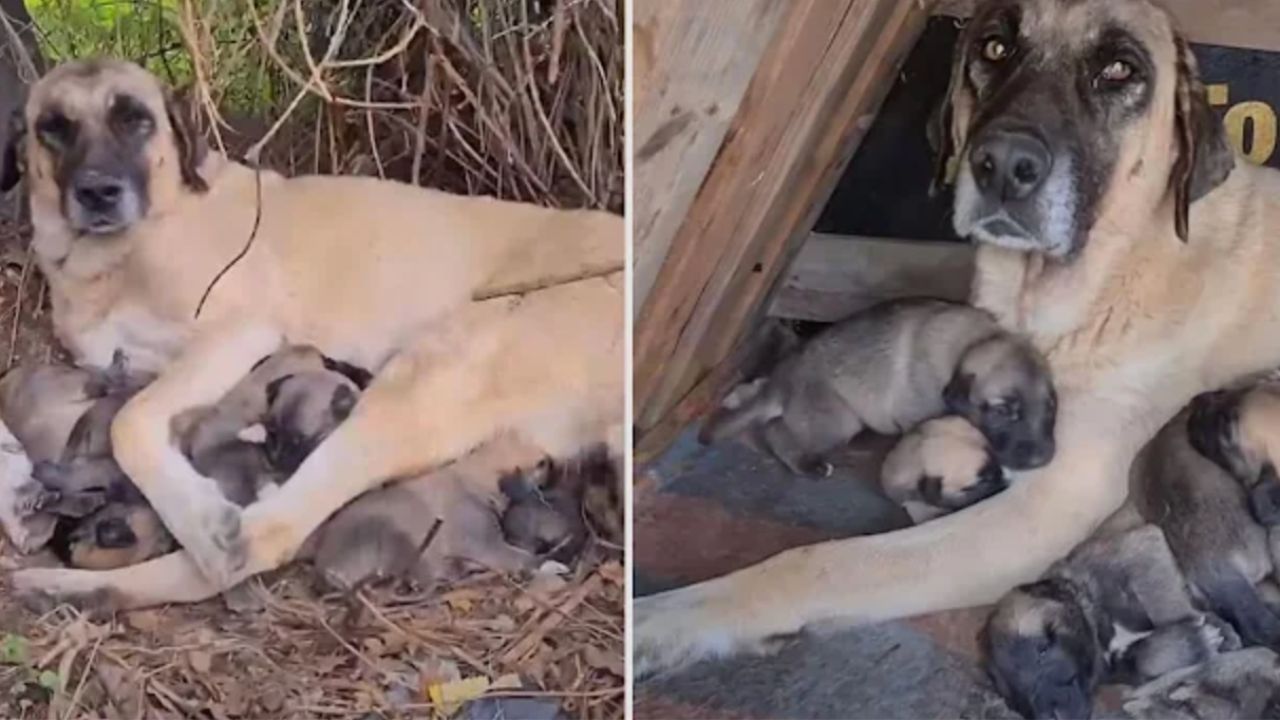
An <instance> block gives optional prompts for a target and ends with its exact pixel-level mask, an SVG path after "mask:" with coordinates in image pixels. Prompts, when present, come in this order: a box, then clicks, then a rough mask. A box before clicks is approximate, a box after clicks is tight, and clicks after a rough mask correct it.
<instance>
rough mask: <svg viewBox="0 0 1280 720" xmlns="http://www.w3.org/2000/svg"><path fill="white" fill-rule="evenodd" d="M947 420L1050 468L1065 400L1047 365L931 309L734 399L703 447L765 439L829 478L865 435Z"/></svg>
mask: <svg viewBox="0 0 1280 720" xmlns="http://www.w3.org/2000/svg"><path fill="white" fill-rule="evenodd" d="M946 411H950V412H952V413H954V414H957V415H960V416H962V417H964V418H966V419H967V420H969V422H971V423H972V424H973V425H974V426H976V427H977V428H979V429H980V430H981V431H982V433H983V435H985V436H986V437H987V439H988V442H989V443H990V446H991V448H992V451H993V452H994V454H995V456H996V458H997V459H998V461H999V462H1000V464H1001V465H1003V466H1005V467H1008V468H1014V469H1029V468H1035V467H1040V466H1042V465H1044V464H1045V463H1047V462H1049V460H1050V459H1051V458H1052V457H1053V453H1054V433H1053V430H1054V421H1055V417H1056V413H1057V399H1056V396H1055V393H1054V389H1053V383H1052V381H1051V379H1050V376H1049V370H1048V368H1047V366H1046V365H1045V364H1044V361H1043V359H1042V358H1041V357H1040V355H1039V354H1038V353H1037V352H1036V351H1035V350H1034V349H1032V348H1031V346H1030V345H1028V344H1027V343H1025V342H1023V341H1021V340H1019V339H1017V338H1016V337H1015V336H1013V335H1011V334H1008V333H1005V332H1003V331H1001V330H1000V329H999V328H998V327H997V326H996V323H995V320H994V319H993V318H992V317H991V316H990V315H989V314H987V313H985V312H983V311H981V310H976V309H974V308H972V307H969V306H966V305H959V304H955V303H948V302H943V301H940V300H926V299H911V300H895V301H891V302H887V303H882V304H880V305H876V306H874V307H872V308H870V309H868V310H865V311H863V312H860V313H858V314H856V315H854V316H853V317H851V318H849V319H848V320H845V321H843V322H840V323H837V324H836V325H834V326H832V327H830V328H828V329H827V330H825V331H823V332H822V333H820V334H819V335H817V336H816V337H814V338H813V339H812V340H810V341H809V342H808V343H806V344H805V345H804V346H803V347H802V348H801V349H800V350H799V351H798V352H796V353H794V354H793V355H791V356H790V357H787V358H785V359H784V360H782V362H781V363H779V365H778V366H777V367H776V368H775V369H774V370H773V371H772V372H771V373H770V374H769V376H768V377H767V379H765V380H756V381H753V382H752V383H749V384H747V385H746V386H742V387H740V388H739V390H738V391H737V392H735V393H734V394H732V395H731V406H730V407H724V408H722V409H721V410H720V411H718V412H716V413H715V414H714V415H713V416H712V417H711V418H710V419H709V420H708V421H707V424H706V425H705V426H704V428H703V431H702V439H703V440H704V441H718V440H721V439H724V438H727V437H731V436H735V435H740V434H743V433H746V432H758V433H759V438H760V440H761V441H762V442H763V443H764V444H765V445H766V446H767V447H768V448H769V449H770V450H771V451H772V452H773V454H774V455H776V456H777V458H778V459H779V460H780V461H782V462H783V463H784V464H785V465H786V466H787V467H788V468H790V469H791V470H792V471H793V472H795V473H797V474H804V475H827V474H829V473H830V472H831V466H830V465H829V464H828V463H827V462H826V461H825V459H824V456H825V455H826V454H828V453H830V452H831V451H832V450H835V449H836V448H838V447H840V446H841V445H843V444H845V443H847V442H848V441H849V440H850V439H852V438H853V437H854V436H856V435H858V434H859V433H860V432H862V431H863V430H866V429H870V430H873V431H875V432H878V433H882V434H896V433H899V432H902V430H903V429H905V428H909V427H914V426H915V425H917V424H919V423H920V422H922V421H924V420H927V419H929V418H932V417H936V416H938V415H941V414H942V413H943V412H946Z"/></svg>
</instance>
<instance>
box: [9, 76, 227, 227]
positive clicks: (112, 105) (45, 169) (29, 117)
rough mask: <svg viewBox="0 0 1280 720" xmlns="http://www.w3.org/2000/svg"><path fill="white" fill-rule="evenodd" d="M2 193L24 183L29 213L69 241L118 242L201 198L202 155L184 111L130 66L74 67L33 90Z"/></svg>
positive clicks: (154, 82)
mask: <svg viewBox="0 0 1280 720" xmlns="http://www.w3.org/2000/svg"><path fill="white" fill-rule="evenodd" d="M17 129H18V130H19V131H20V132H15V133H14V140H13V142H18V143H22V144H23V145H24V146H25V148H24V149H25V151H24V152H20V151H19V150H18V149H17V148H16V147H15V148H14V149H13V150H12V152H13V156H14V157H23V158H25V162H24V163H15V164H14V165H12V166H9V165H6V173H5V177H4V179H3V183H0V184H2V185H4V186H11V185H12V184H13V183H15V182H16V181H17V175H18V173H19V172H20V171H25V172H26V173H27V174H28V176H29V177H28V182H29V186H30V190H31V202H32V207H33V209H34V210H35V211H37V212H38V213H41V215H40V217H55V216H60V217H61V218H62V220H63V222H65V224H66V226H67V228H68V229H69V231H70V232H71V233H73V234H74V235H75V236H86V237H104V236H113V235H116V234H119V233H121V232H123V231H125V230H128V229H129V228H130V227H132V226H133V225H134V224H136V223H138V222H139V221H141V220H142V219H144V218H146V217H147V216H148V214H150V213H152V212H156V211H160V210H162V209H163V208H164V207H166V206H167V205H168V204H169V203H171V202H173V200H174V199H175V198H176V197H177V196H178V195H180V194H182V193H185V192H204V191H205V190H206V189H207V185H206V184H205V181H204V179H203V178H201V176H200V174H199V167H200V163H201V160H202V158H203V145H202V144H201V141H200V138H199V137H198V135H197V134H196V132H195V130H194V129H193V127H192V126H191V122H190V119H189V118H188V116H187V111H186V110H185V109H184V108H183V107H182V105H181V103H179V102H177V101H175V100H174V98H173V97H172V95H171V94H170V93H169V92H168V91H167V90H166V89H165V88H164V87H163V86H161V84H160V82H159V81H158V80H157V79H156V78H155V77H154V76H153V75H151V74H150V73H148V72H147V71H145V70H143V69H142V68H140V67H138V66H137V65H133V64H131V63H127V62H123V61H119V60H108V59H96V60H77V61H73V62H70V63H66V64H64V65H60V66H58V67H57V68H55V69H54V70H52V71H51V72H49V73H48V74H47V75H46V76H45V77H43V78H42V79H41V80H40V81H39V82H37V83H36V84H35V85H34V86H33V87H32V88H31V93H30V95H29V97H28V100H27V106H26V110H25V112H24V115H23V118H22V120H21V121H20V122H19V123H18V128H17Z"/></svg>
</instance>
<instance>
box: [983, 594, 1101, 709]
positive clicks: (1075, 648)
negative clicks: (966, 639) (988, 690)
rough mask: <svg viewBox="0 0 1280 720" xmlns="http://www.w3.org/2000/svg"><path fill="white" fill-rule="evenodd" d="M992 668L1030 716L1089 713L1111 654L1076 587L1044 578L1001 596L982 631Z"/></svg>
mask: <svg viewBox="0 0 1280 720" xmlns="http://www.w3.org/2000/svg"><path fill="white" fill-rule="evenodd" d="M981 640H982V646H983V651H984V654H985V659H986V664H987V670H988V672H989V673H990V674H991V679H992V680H993V681H994V683H995V685H996V689H997V690H999V691H1000V694H1001V695H1003V696H1004V697H1005V699H1007V700H1008V701H1009V703H1010V704H1011V705H1012V706H1013V708H1014V709H1015V710H1017V711H1018V712H1019V713H1021V714H1022V715H1023V716H1025V717H1028V718H1073V719H1075V718H1088V717H1090V716H1091V715H1092V713H1093V693H1094V691H1095V690H1096V689H1097V686H1098V683H1099V681H1100V679H1101V677H1102V672H1103V670H1104V663H1105V656H1104V655H1103V648H1102V647H1101V646H1100V644H1099V641H1098V638H1097V636H1096V634H1095V633H1094V631H1093V626H1092V624H1091V623H1090V622H1089V620H1088V617H1087V615H1086V613H1085V610H1084V609H1083V608H1082V606H1081V604H1080V603H1079V602H1078V601H1077V599H1076V598H1075V596H1074V593H1073V592H1072V591H1071V588H1070V587H1068V586H1066V585H1065V584H1063V583H1060V582H1059V581H1056V580H1042V581H1040V582H1036V583H1032V584H1030V585H1023V586H1021V587H1018V588H1015V589H1014V590H1013V591H1012V592H1010V593H1009V594H1008V595H1006V596H1005V597H1004V598H1003V599H1001V600H1000V603H999V604H997V605H996V608H995V610H994V611H993V612H992V614H991V618H990V619H989V620H988V621H987V625H986V627H985V628H984V629H983V632H982V638H981Z"/></svg>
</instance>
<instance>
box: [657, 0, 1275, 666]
mask: <svg viewBox="0 0 1280 720" xmlns="http://www.w3.org/2000/svg"><path fill="white" fill-rule="evenodd" d="M979 7H980V11H979V14H978V15H977V16H976V17H975V18H973V19H972V20H971V21H970V22H969V24H968V25H967V27H966V29H965V31H964V32H963V33H962V37H961V39H960V41H959V44H958V46H957V53H956V57H955V64H954V73H953V80H952V84H951V89H950V93H949V97H948V102H947V107H946V112H944V113H942V119H943V120H944V121H945V125H944V127H943V128H942V131H941V132H940V133H938V135H939V136H940V137H941V138H942V139H944V140H945V145H946V147H945V148H944V150H945V152H944V153H943V158H942V163H941V165H942V167H943V168H944V169H946V168H947V165H948V163H947V160H949V159H953V158H954V159H955V160H956V161H957V162H956V163H955V164H954V165H952V166H951V167H952V168H954V169H955V170H956V171H957V174H958V176H957V177H956V185H957V193H956V201H955V224H956V229H957V230H958V231H959V232H960V233H961V234H962V235H967V236H970V237H972V238H973V239H975V240H977V241H978V242H979V249H978V260H977V273H976V278H975V281H974V287H973V296H972V297H973V301H974V303H975V304H976V305H978V306H979V307H982V308H984V309H987V310H989V311H991V312H992V313H994V314H995V315H996V317H997V318H999V320H1000V322H1001V323H1002V324H1003V325H1004V326H1005V327H1007V328H1010V329H1013V330H1017V331H1020V332H1022V333H1025V334H1026V335H1028V336H1029V337H1030V338H1031V339H1032V341H1033V342H1034V343H1035V344H1036V346H1037V347H1038V348H1039V349H1040V350H1041V351H1042V352H1044V353H1045V354H1046V355H1047V357H1048V359H1049V364H1050V367H1051V369H1052V372H1053V377H1054V382H1055V384H1056V387H1057V391H1058V396H1059V401H1060V404H1059V414H1058V423H1057V455H1056V456H1055V458H1054V459H1053V461H1052V462H1051V463H1050V464H1049V465H1048V466H1046V467H1045V468H1042V469H1040V470H1036V471H1033V472H1028V473H1025V474H1022V475H1021V476H1020V477H1019V478H1018V479H1017V480H1016V481H1015V482H1014V483H1013V486H1012V487H1011V488H1010V489H1009V490H1007V491H1005V492H1004V493H1001V494H1000V495H997V496H996V497H994V498H991V499H989V500H986V501H984V502H982V503H979V504H977V505H975V506H973V507H970V508H967V509H965V510H963V511H961V512H959V513H956V514H954V515H951V516H948V517H945V518H942V519H940V520H937V521H934V522H930V523H927V524H925V525H922V526H919V527H914V528H910V529H907V530H903V531H899V532H893V533H888V534H884V535H878V536H872V537H860V538H854V539H849V540H841V541H834V542H827V543H822V544H818V545H814V546H810V547H805V548H799V549H795V550H791V551H787V552H784V553H782V554H779V555H777V556H775V557H773V558H771V559H769V560H766V561H764V562H762V563H760V564H758V565H755V566H752V567H749V568H746V569H744V570H740V571H738V572H735V573H732V574H730V575H727V576H724V577H721V578H716V579H713V580H710V581H707V582H703V583H699V584H697V585H694V586H691V587H686V588H681V589H678V590H674V591H671V592H667V593H663V594H660V595H656V596H653V597H647V598H643V599H641V600H639V601H637V602H636V604H635V613H636V614H635V651H636V654H637V669H638V670H639V671H641V672H644V671H652V670H654V669H657V668H662V667H670V666H673V665H676V664H678V663H681V662H684V661H689V660H693V659H697V658H700V657H705V656H708V655H712V654H717V653H727V652H733V651H734V650H737V649H739V648H742V647H743V646H747V645H751V644H753V643H755V642H757V641H760V640H762V639H764V638H767V637H769V636H772V635H777V634H782V633H790V632H795V631H797V630H800V629H801V628H803V627H805V626H806V625H809V624H811V623H815V622H820V621H830V620H840V621H847V622H855V623H868V622H875V621H879V620H885V619H889V618H895V617H901V616H906V615H913V614H917V613H925V612H932V611H938V610H945V609H949V608H957V607H964V606H970V605H976V604H983V603H989V602H992V601H994V600H995V599H996V598H998V597H999V596H1000V595H1001V594H1002V593H1004V592H1006V591H1007V590H1009V589H1010V588H1011V587H1013V586H1014V585H1017V584H1021V583H1025V582H1030V581H1031V580H1034V579H1035V578H1036V577H1037V576H1038V575H1040V574H1041V573H1042V572H1043V571H1044V570H1045V569H1046V568H1047V567H1048V566H1049V565H1050V564H1051V563H1052V562H1054V561H1055V560H1057V559H1059V558H1061V557H1064V556H1065V555H1066V554H1067V553H1068V552H1069V551H1070V550H1071V549H1072V548H1073V547H1074V546H1076V545H1077V544H1078V543H1080V542H1081V541H1082V540H1084V539H1085V538H1086V537H1088V536H1089V534H1090V533H1091V532H1092V531H1093V530H1094V528H1095V527H1097V526H1098V525H1099V523H1101V522H1102V521H1103V520H1104V519H1106V518H1107V516H1108V515H1109V514H1110V513H1111V512H1113V511H1114V510H1116V509H1117V508H1118V507H1120V505H1121V504H1122V503H1123V502H1124V499H1125V496H1126V490H1127V482H1126V481H1127V475H1128V470H1129V465H1130V462H1131V461H1132V459H1133V457H1134V455H1135V454H1136V452H1137V451H1138V449H1139V448H1140V447H1141V446H1142V445H1143V444H1144V443H1145V442H1147V441H1148V440H1149V439H1150V438H1151V437H1152V436H1153V435H1154V434H1155V432H1156V430H1158V429H1159V428H1160V427H1161V426H1162V425H1163V424H1164V423H1166V422H1167V421H1168V420H1169V419H1170V418H1172V417H1173V416H1174V414H1175V413H1176V412H1177V411H1178V409H1179V408H1181V407H1182V406H1184V405H1186V404H1187V402H1188V401H1190V400H1191V398H1192V397H1193V396H1194V395H1196V394H1197V393H1200V392H1202V391H1205V390H1210V389H1213V388H1217V387H1221V386H1223V385H1225V384H1227V383H1228V382H1229V381H1231V380H1233V379H1235V378H1238V377H1240V376H1242V375H1245V374H1248V373H1252V372H1255V371H1261V370H1263V369H1266V368H1269V367H1272V366H1274V365H1276V364H1277V363H1280V312H1277V307H1280V283H1278V282H1277V281H1276V280H1277V277H1276V276H1277V274H1280V242H1277V241H1276V234H1277V232H1280V174H1278V173H1276V172H1274V171H1272V170H1269V169H1264V168H1258V167H1253V166H1250V165H1247V164H1245V163H1244V162H1242V161H1241V162H1237V161H1236V159H1235V158H1234V157H1233V156H1232V154H1231V152H1230V150H1229V149H1228V147H1227V145H1226V142H1225V138H1224V136H1223V133H1222V130H1221V126H1220V124H1219V123H1218V122H1216V121H1215V119H1214V116H1213V114H1212V112H1211V110H1210V108H1209V106H1208V103H1207V99H1206V95H1205V90H1204V87H1203V86H1202V84H1201V83H1200V81H1199V78H1198V76H1197V69H1196V63H1195V59H1194V57H1193V56H1192V54H1191V52H1190V50H1189V49H1188V47H1187V44H1186V42H1185V41H1184V40H1183V39H1182V38H1181V37H1180V36H1179V35H1178V33H1177V32H1176V30H1175V28H1174V25H1173V22H1172V20H1171V19H1170V17H1169V15H1168V14H1167V13H1166V12H1165V11H1163V10H1162V9H1160V8H1158V7H1157V6H1155V5H1154V4H1152V3H1151V2H1148V0H1019V1H1012V0H992V2H989V3H982V4H980V5H979Z"/></svg>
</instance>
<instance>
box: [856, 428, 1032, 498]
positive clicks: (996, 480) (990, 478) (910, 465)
mask: <svg viewBox="0 0 1280 720" xmlns="http://www.w3.org/2000/svg"><path fill="white" fill-rule="evenodd" d="M1008 486H1009V481H1008V478H1007V477H1006V475H1005V471H1004V469H1003V468H1001V467H1000V464H999V463H998V462H996V459H995V456H994V455H993V454H992V452H991V448H990V447H989V446H988V445H987V439H986V438H985V437H983V435H982V432H981V431H979V430H978V429H977V428H975V427H974V426H973V425H972V424H970V423H969V421H968V420H965V419H964V418H962V417H956V416H948V417H941V418H935V419H933V420H926V421H925V422H923V423H920V425H918V426H916V428H915V429H914V430H912V431H911V432H909V433H907V434H906V435H904V436H902V439H901V440H899V441H898V444H897V445H895V446H894V447H893V450H890V451H889V454H888V455H886V456H885V459H884V464H883V465H881V467H880V487H881V489H882V490H884V493H885V495H887V496H888V497H889V499H890V500H893V501H894V502H896V503H898V504H899V505H902V506H903V508H904V509H906V511H907V513H908V514H909V515H911V519H912V520H914V521H915V522H916V523H922V522H925V521H926V520H932V519H933V518H936V517H941V516H943V515H947V514H949V513H952V512H955V511H956V510H960V509H962V508H966V507H969V506H970V505H972V504H974V503H976V502H978V501H980V500H984V499H986V498H989V497H991V496H992V495H995V494H996V493H998V492H1000V491H1001V490H1004V489H1005V488H1006V487H1008Z"/></svg>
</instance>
